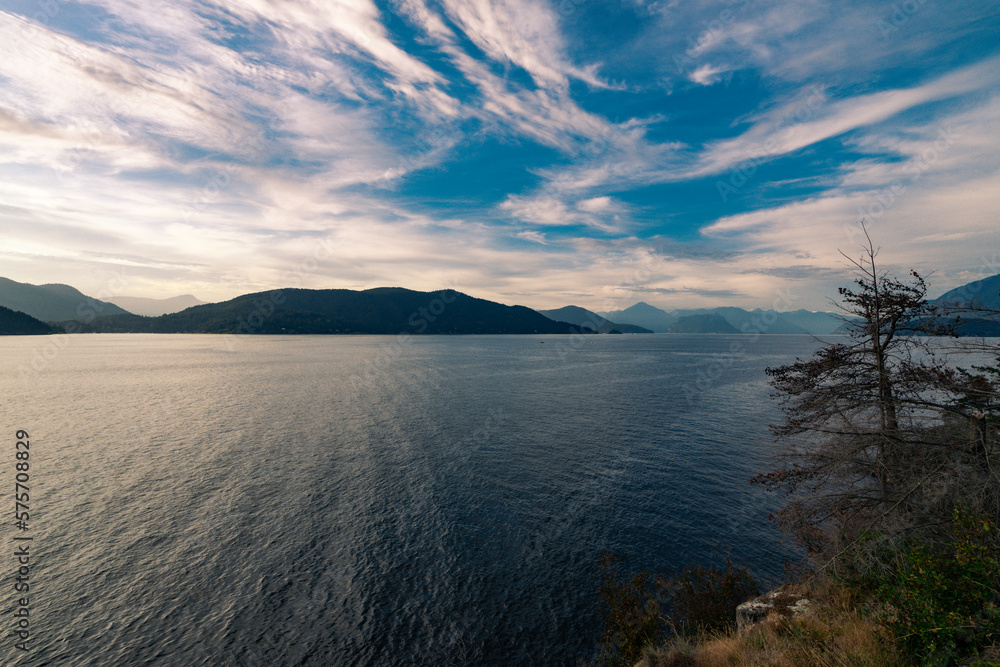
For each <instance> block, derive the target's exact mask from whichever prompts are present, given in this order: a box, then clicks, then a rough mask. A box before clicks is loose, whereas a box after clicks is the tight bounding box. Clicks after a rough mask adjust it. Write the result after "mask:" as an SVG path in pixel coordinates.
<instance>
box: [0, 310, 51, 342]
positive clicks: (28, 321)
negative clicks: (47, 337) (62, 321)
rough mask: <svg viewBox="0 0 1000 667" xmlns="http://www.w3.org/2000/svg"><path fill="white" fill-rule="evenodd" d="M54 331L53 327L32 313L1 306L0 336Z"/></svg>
mask: <svg viewBox="0 0 1000 667" xmlns="http://www.w3.org/2000/svg"><path fill="white" fill-rule="evenodd" d="M50 333H52V327H50V326H49V325H48V324H46V323H45V322H42V321H40V320H36V319H35V318H34V317H32V316H31V315H28V314H26V313H22V312H20V311H17V310H11V309H10V308H4V307H3V306H0V336H12V335H39V334H50Z"/></svg>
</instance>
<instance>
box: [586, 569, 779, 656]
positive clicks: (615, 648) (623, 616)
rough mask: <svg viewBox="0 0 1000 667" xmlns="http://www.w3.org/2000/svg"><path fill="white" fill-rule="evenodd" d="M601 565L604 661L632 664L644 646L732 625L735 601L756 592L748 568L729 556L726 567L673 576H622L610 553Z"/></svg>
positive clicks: (700, 634)
mask: <svg viewBox="0 0 1000 667" xmlns="http://www.w3.org/2000/svg"><path fill="white" fill-rule="evenodd" d="M601 567H602V571H603V581H602V583H601V590H600V598H601V612H602V617H603V620H604V634H603V636H602V639H601V654H600V657H599V659H598V665H601V666H602V667H619V666H627V667H632V665H634V664H635V663H636V661H638V660H639V659H640V658H641V657H642V654H643V650H644V649H645V648H647V647H650V646H656V645H658V644H662V643H663V642H665V641H667V640H668V639H677V638H681V639H684V638H693V637H698V636H704V635H707V634H710V633H713V632H724V631H726V630H729V629H731V628H734V627H735V626H736V607H737V606H738V605H740V604H741V603H743V602H745V601H746V600H748V599H749V598H751V597H753V596H755V595H757V594H759V592H760V590H759V588H758V585H757V583H756V581H754V579H753V577H752V576H751V575H750V573H749V572H747V570H746V569H744V568H738V567H736V566H735V565H734V564H733V563H732V562H730V561H728V560H727V561H726V567H725V568H724V569H718V568H713V567H702V566H696V567H692V568H689V569H686V570H684V571H683V572H681V573H680V574H679V575H677V576H674V577H665V576H663V575H659V576H656V577H652V576H650V574H649V573H648V572H639V573H638V574H635V575H632V576H631V577H624V576H623V575H622V574H621V566H620V563H619V562H618V560H617V559H616V558H615V557H614V556H612V555H611V554H606V555H605V556H604V557H603V558H602V559H601Z"/></svg>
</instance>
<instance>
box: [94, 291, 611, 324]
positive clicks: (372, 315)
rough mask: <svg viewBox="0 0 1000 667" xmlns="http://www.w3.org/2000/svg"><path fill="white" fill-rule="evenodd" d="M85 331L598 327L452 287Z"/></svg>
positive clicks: (248, 298) (252, 303) (267, 302)
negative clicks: (555, 318)
mask: <svg viewBox="0 0 1000 667" xmlns="http://www.w3.org/2000/svg"><path fill="white" fill-rule="evenodd" d="M74 328H75V329H76V330H77V331H80V332H85V333H228V334H390V335H395V334H401V333H409V334H565V333H595V332H594V331H593V330H591V329H589V328H583V327H579V326H576V325H573V324H570V323H568V322H555V321H553V320H550V319H549V318H547V317H545V316H544V315H541V314H539V313H537V312H535V311H534V310H531V309H530V308H526V307H524V306H505V305H503V304H500V303H495V302H493V301H486V300H485V299H477V298H475V297H471V296H469V295H467V294H462V293H461V292H456V291H454V290H443V291H441V292H417V291H414V290H409V289H404V288H402V287H379V288H375V289H369V290H361V291H354V290H346V289H328V290H310V289H283V290H275V291H272V292H259V293H256V294H245V295H243V296H239V297H236V298H235V299H230V300H229V301H223V302H221V303H208V304H203V305H200V306H193V307H191V308H187V309H186V310H183V311H181V312H179V313H170V314H167V315H160V316H158V317H142V316H140V315H132V314H124V315H112V316H107V317H99V318H96V319H94V320H92V321H90V322H85V323H77V324H76V325H75V327H74Z"/></svg>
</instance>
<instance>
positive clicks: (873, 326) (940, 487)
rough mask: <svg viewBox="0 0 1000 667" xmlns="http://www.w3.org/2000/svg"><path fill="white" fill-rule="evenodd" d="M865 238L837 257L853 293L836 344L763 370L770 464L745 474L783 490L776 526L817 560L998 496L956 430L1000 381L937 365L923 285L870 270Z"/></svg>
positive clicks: (985, 462) (927, 526)
mask: <svg viewBox="0 0 1000 667" xmlns="http://www.w3.org/2000/svg"><path fill="white" fill-rule="evenodd" d="M865 235H866V238H867V245H866V246H865V248H864V253H863V257H862V258H861V259H860V260H853V259H850V258H848V259H849V261H850V262H851V264H852V265H853V266H854V268H855V273H856V278H855V280H854V286H852V287H850V288H846V287H845V288H841V289H840V290H839V291H840V297H841V304H842V309H843V310H844V311H845V313H846V315H848V316H849V318H850V319H846V324H845V329H846V334H847V337H848V338H847V341H846V342H836V343H832V344H828V345H826V346H824V347H823V348H821V349H820V350H819V351H818V352H816V354H815V355H814V356H813V357H812V358H811V359H806V360H801V359H800V360H796V361H795V362H794V363H792V364H788V365H785V366H781V367H778V368H769V369H767V373H768V375H770V376H771V385H772V387H774V389H775V390H776V395H777V396H778V397H779V398H780V399H781V402H782V408H783V411H784V414H785V420H784V421H783V422H782V423H781V424H777V425H774V426H772V430H773V432H774V434H775V435H776V436H777V438H778V439H777V442H778V443H779V450H778V454H779V461H778V466H777V467H776V468H775V469H774V470H772V471H771V472H768V473H763V474H761V475H758V476H757V477H756V478H754V481H755V482H756V483H760V484H763V485H764V486H766V487H768V488H772V489H780V490H782V491H784V492H786V493H787V494H788V501H787V503H786V505H785V507H784V509H783V510H782V512H781V513H780V514H779V516H778V519H779V521H780V523H782V524H783V525H784V526H785V527H786V528H788V529H790V530H792V531H793V533H795V534H796V535H797V536H798V537H799V538H800V539H801V540H802V542H803V543H804V544H805V545H806V546H807V547H809V548H810V549H811V550H813V551H814V552H816V553H820V552H823V551H825V552H826V554H825V555H826V556H827V557H830V556H832V555H833V554H836V553H844V552H847V551H850V549H851V548H852V547H857V546H858V545H859V544H861V543H864V544H866V545H868V546H870V545H871V544H872V543H873V539H872V536H877V539H875V540H874V541H875V542H878V543H880V544H883V545H884V544H886V543H892V541H893V540H895V539H898V538H899V537H900V536H902V535H905V534H907V533H913V532H914V531H925V532H926V531H933V529H934V526H935V525H939V524H941V525H943V523H945V519H946V517H948V516H950V513H951V510H952V509H953V507H954V506H955V505H956V504H962V503H964V502H965V500H969V499H972V496H974V495H976V494H978V496H977V497H976V498H974V500H975V501H976V502H975V504H976V505H977V506H979V509H985V507H986V506H991V507H994V511H995V507H996V506H997V499H996V498H995V497H993V496H996V495H997V494H996V493H995V492H993V491H991V490H990V489H991V488H992V489H994V490H995V489H996V488H1000V484H997V483H996V482H998V481H1000V480H996V479H995V474H994V473H993V472H992V470H991V463H990V460H991V459H992V458H993V457H992V454H991V453H990V450H989V449H986V450H985V451H986V452H987V454H986V456H985V458H983V457H982V456H979V455H974V452H973V450H975V449H976V447H974V446H972V445H970V442H969V439H967V438H963V437H962V436H960V435H959V432H960V430H959V429H956V428H955V424H956V423H957V422H960V421H962V420H966V421H968V420H970V419H973V418H974V417H973V416H974V415H975V414H978V413H976V412H975V410H974V409H971V408H970V404H969V403H968V401H966V402H965V403H963V402H962V400H960V399H961V396H963V395H972V396H975V397H976V398H977V400H979V401H980V402H982V401H983V400H994V398H995V396H996V393H997V386H998V385H997V381H998V380H1000V376H998V377H993V378H990V377H986V376H984V375H982V374H980V375H977V376H975V378H972V377H971V376H968V375H964V376H963V375H962V373H960V372H958V371H956V370H955V369H952V368H950V367H949V366H948V365H947V364H946V363H945V362H943V361H941V360H940V359H939V357H938V356H937V355H936V354H935V345H936V342H935V339H934V338H931V337H928V336H926V335H923V336H921V335H917V334H920V333H925V332H921V331H918V328H919V324H918V323H920V322H928V321H932V322H933V319H932V318H928V317H927V315H928V313H929V311H928V308H927V305H926V302H925V299H924V298H925V295H926V291H927V288H926V284H925V282H924V280H923V278H921V277H920V276H919V275H918V274H917V273H916V272H911V274H910V278H909V280H907V281H905V282H904V281H900V280H897V279H896V278H893V277H892V276H890V275H889V274H888V273H887V272H885V271H883V270H881V269H880V267H879V266H878V263H877V260H876V258H877V255H878V249H877V248H875V246H874V244H873V243H872V241H871V239H870V237H868V235H867V230H866V231H865ZM845 257H846V255H845ZM931 333H940V330H939V329H937V328H936V329H935V330H933V331H931ZM963 392H965V393H964V394H963ZM970 392H971V394H970ZM988 397H993V398H988ZM974 407H975V406H972V408H974ZM964 433H969V431H968V430H965V431H964ZM985 437H986V436H985V434H984V438H985ZM991 475H992V478H991ZM991 485H992V487H991ZM971 487H975V490H973V488H971ZM966 496H968V498H966Z"/></svg>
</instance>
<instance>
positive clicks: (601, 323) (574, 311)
mask: <svg viewBox="0 0 1000 667" xmlns="http://www.w3.org/2000/svg"><path fill="white" fill-rule="evenodd" d="M538 312H539V313H541V314H542V315H544V316H545V317H547V318H549V319H550V320H555V321H557V322H569V323H570V324H575V325H577V326H581V327H589V328H590V329H593V330H595V331H597V332H598V333H622V334H626V333H653V332H652V331H650V330H649V329H646V328H644V327H640V326H636V325H635V324H619V323H617V322H612V321H610V320H607V319H605V318H603V317H601V316H600V315H598V314H597V313H594V312H591V311H589V310H587V309H586V308H581V307H579V306H564V307H562V308H557V309H555V310H539V311H538Z"/></svg>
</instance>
